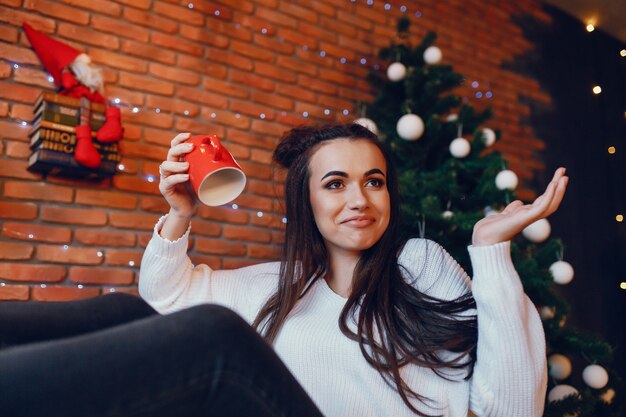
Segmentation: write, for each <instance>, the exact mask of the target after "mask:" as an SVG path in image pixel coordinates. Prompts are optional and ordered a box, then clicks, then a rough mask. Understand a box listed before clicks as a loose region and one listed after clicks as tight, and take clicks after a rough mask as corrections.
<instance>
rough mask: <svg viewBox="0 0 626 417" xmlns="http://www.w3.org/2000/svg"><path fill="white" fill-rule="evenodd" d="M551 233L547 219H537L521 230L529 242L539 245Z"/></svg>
mask: <svg viewBox="0 0 626 417" xmlns="http://www.w3.org/2000/svg"><path fill="white" fill-rule="evenodd" d="M551 231H552V228H551V227H550V222H548V220H547V219H539V220H537V221H536V222H534V223H531V224H529V225H528V226H526V228H525V229H524V230H522V235H524V237H525V238H526V239H528V240H530V241H531V242H535V243H540V242H543V241H544V240H546V239H547V238H548V236H550V232H551Z"/></svg>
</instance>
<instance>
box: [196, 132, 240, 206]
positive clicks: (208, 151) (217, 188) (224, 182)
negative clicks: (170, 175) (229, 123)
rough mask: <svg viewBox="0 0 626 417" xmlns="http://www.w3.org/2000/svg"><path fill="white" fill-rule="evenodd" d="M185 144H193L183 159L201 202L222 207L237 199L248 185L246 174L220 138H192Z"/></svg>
mask: <svg viewBox="0 0 626 417" xmlns="http://www.w3.org/2000/svg"><path fill="white" fill-rule="evenodd" d="M186 142H187V143H193V145H194V147H193V150H192V151H191V152H189V153H188V154H187V155H185V157H184V160H185V161H186V162H188V163H189V181H191V185H192V186H193V189H194V191H195V192H196V195H197V196H198V199H199V200H200V201H201V202H202V203H203V204H206V205H207V206H221V205H222V204H226V203H228V202H229V201H232V200H234V199H235V198H237V197H238V196H239V194H241V192H242V191H243V189H244V187H245V186H246V175H245V174H244V173H243V170H242V169H241V167H240V166H239V164H238V163H237V161H235V158H233V156H232V155H231V154H230V152H228V151H227V150H226V148H224V146H222V144H221V143H220V140H219V139H218V138H217V136H215V135H199V136H193V137H191V138H189V139H187V141H186Z"/></svg>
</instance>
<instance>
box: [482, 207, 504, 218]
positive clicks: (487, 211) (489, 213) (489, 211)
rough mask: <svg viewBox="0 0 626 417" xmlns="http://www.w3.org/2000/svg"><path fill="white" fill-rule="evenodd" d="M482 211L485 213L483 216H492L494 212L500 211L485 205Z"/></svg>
mask: <svg viewBox="0 0 626 417" xmlns="http://www.w3.org/2000/svg"><path fill="white" fill-rule="evenodd" d="M483 213H485V217H489V216H493V215H494V214H499V213H500V212H499V211H498V210H496V209H494V208H493V207H491V206H487V207H485V208H484V210H483Z"/></svg>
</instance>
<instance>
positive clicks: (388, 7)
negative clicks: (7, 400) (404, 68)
mask: <svg viewBox="0 0 626 417" xmlns="http://www.w3.org/2000/svg"><path fill="white" fill-rule="evenodd" d="M347 1H349V2H350V3H352V4H355V5H356V4H362V5H364V6H366V7H374V6H375V5H380V4H381V3H382V4H383V8H384V10H385V11H386V12H392V11H394V8H396V9H397V10H399V11H400V12H401V13H402V14H405V15H407V16H414V17H415V18H421V17H423V13H422V11H420V10H417V9H413V10H411V9H410V8H409V7H408V6H406V5H399V6H398V5H392V4H391V3H388V2H380V1H378V2H376V1H374V0H347ZM182 5H183V6H185V7H187V8H188V9H190V10H193V9H195V8H196V6H195V5H194V3H193V2H191V1H183V2H182ZM221 13H222V11H221V10H220V9H219V8H216V9H215V10H214V11H213V14H214V15H215V16H216V17H218V16H220V15H221ZM242 26H243V25H242V23H240V22H234V27H235V29H242ZM270 27H271V23H270V22H269V21H268V22H267V26H263V25H261V27H260V28H256V29H252V30H254V31H258V33H260V34H262V35H266V36H270V30H269V28H270ZM246 29H247V30H251V28H249V27H247V28H246ZM594 29H595V28H594V26H593V25H592V24H591V23H590V24H588V25H587V26H586V30H587V31H588V32H592V31H593V30H594ZM271 36H274V37H275V39H276V40H277V41H278V42H281V43H285V40H284V39H283V38H281V37H280V36H275V35H271ZM298 48H301V49H302V51H306V52H315V53H317V54H318V55H319V57H320V58H323V59H325V60H336V61H337V62H338V63H339V64H341V65H362V66H370V67H371V68H373V69H374V70H379V69H380V67H381V64H378V63H370V62H369V59H370V58H369V57H367V56H360V57H356V58H353V59H349V58H347V57H341V56H340V57H336V56H333V55H332V54H329V53H327V51H325V50H324V49H319V50H316V49H315V48H313V47H311V46H309V45H307V44H303V45H301V46H298ZM619 54H620V56H621V57H626V49H622V50H621V51H619ZM9 63H10V64H11V65H12V67H13V69H14V71H19V70H20V68H21V65H20V63H18V62H9ZM46 79H47V81H48V82H49V83H50V87H54V79H53V78H52V76H50V75H49V74H46ZM469 85H470V86H471V88H472V89H473V90H474V91H473V93H472V98H474V99H478V100H482V99H486V100H490V99H492V98H493V97H494V92H493V91H492V89H491V86H490V83H489V82H488V81H479V80H473V81H471V83H470V84H469ZM592 93H593V94H596V95H598V94H601V93H602V87H601V86H600V85H599V84H596V85H594V86H593V87H592ZM463 100H464V101H465V102H467V101H468V98H467V97H466V98H464V99H463ZM110 101H111V103H112V104H114V105H115V106H118V107H122V108H126V109H128V111H130V112H131V113H135V114H136V113H141V112H153V113H156V114H161V113H164V114H171V115H172V116H177V117H190V118H195V116H193V115H192V114H191V111H190V109H184V110H183V111H182V114H179V113H177V112H176V111H174V110H171V111H165V110H164V109H161V108H160V107H147V106H141V105H138V104H136V103H132V102H131V101H126V100H124V99H123V98H121V97H113V98H112V99H111V100H110ZM318 112H321V113H318ZM280 114H281V116H283V117H285V116H287V112H285V111H282V112H281V113H280ZM350 115H353V116H355V117H358V116H359V115H357V114H354V112H353V110H351V109H349V108H344V109H331V108H324V109H323V110H319V109H315V110H305V111H302V112H301V113H299V114H298V116H301V117H302V118H304V119H307V118H314V117H322V116H324V117H328V116H339V117H341V116H343V117H347V116H350ZM210 117H211V119H212V120H215V121H216V122H218V123H219V121H220V113H219V110H216V111H214V112H212V113H211V114H210ZM235 117H236V118H241V117H249V118H258V119H260V120H265V119H266V118H267V115H266V114H265V113H259V114H258V115H257V116H256V117H253V116H250V115H245V116H244V115H242V114H241V113H236V114H235ZM624 117H626V111H625V113H624ZM14 120H16V122H17V123H19V124H20V125H21V126H23V127H24V128H28V127H30V126H31V121H27V120H20V119H14ZM616 152H617V149H616V147H615V146H610V147H609V148H608V153H609V154H610V155H614V154H615V153H616ZM125 169H126V167H125V166H124V164H122V163H120V164H119V165H118V170H119V171H125ZM143 178H144V179H145V180H146V181H148V182H150V183H154V182H156V181H157V180H158V177H156V176H154V175H150V174H148V175H144V176H143ZM226 207H228V208H230V209H233V210H238V209H239V205H238V204H236V203H232V204H229V205H227V206H226ZM264 215H265V213H264V212H263V211H257V213H256V216H257V217H259V218H261V217H263V216H264ZM623 219H624V216H623V214H621V213H619V214H617V215H616V216H615V220H616V221H617V222H623ZM282 223H283V224H284V223H287V219H286V218H284V217H283V218H282ZM22 237H23V236H22ZM27 237H28V239H35V238H36V236H35V235H34V234H28V235H27ZM68 248H69V246H68V245H64V246H63V249H68ZM97 256H99V257H101V256H103V253H102V251H97ZM128 266H130V267H134V266H135V262H134V261H132V260H131V261H129V262H128ZM0 285H2V286H3V285H4V283H0ZM41 285H42V286H44V287H45V284H41ZM81 287H82V285H79V288H81ZM620 288H622V289H624V290H626V282H622V283H621V284H620ZM113 290H114V289H112V291H113Z"/></svg>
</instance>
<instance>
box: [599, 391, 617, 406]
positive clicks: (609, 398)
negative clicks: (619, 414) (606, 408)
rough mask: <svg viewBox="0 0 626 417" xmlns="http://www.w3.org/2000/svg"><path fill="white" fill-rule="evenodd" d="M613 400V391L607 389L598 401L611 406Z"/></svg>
mask: <svg viewBox="0 0 626 417" xmlns="http://www.w3.org/2000/svg"><path fill="white" fill-rule="evenodd" d="M614 398H615V390H614V389H613V388H609V389H607V390H606V391H605V392H604V394H602V395H600V399H601V400H602V401H604V402H605V403H607V404H611V403H612V402H613V399H614Z"/></svg>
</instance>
